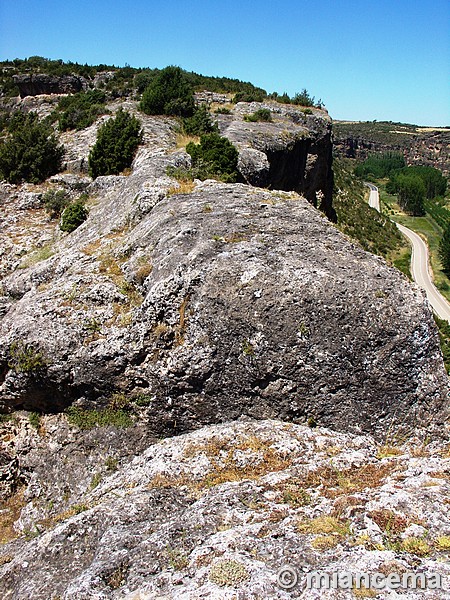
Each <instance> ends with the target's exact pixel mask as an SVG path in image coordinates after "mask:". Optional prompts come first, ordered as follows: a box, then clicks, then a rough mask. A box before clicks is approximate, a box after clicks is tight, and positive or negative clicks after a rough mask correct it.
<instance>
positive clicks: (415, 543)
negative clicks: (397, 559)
mask: <svg viewBox="0 0 450 600" xmlns="http://www.w3.org/2000/svg"><path fill="white" fill-rule="evenodd" d="M402 549H403V550H404V551H405V552H409V553H410V554H415V555H416V556H428V554H430V551H431V548H430V546H429V545H428V543H427V542H426V541H425V540H423V539H422V538H417V537H409V538H406V539H404V540H403V542H402Z"/></svg>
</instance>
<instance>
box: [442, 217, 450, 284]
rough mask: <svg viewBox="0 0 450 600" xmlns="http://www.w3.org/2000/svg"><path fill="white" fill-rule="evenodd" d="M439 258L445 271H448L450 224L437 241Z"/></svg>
mask: <svg viewBox="0 0 450 600" xmlns="http://www.w3.org/2000/svg"><path fill="white" fill-rule="evenodd" d="M439 258H440V259H441V262H442V266H443V268H444V271H445V272H446V273H450V224H448V225H447V226H446V227H445V229H444V233H443V234H442V238H441V241H440V242H439Z"/></svg>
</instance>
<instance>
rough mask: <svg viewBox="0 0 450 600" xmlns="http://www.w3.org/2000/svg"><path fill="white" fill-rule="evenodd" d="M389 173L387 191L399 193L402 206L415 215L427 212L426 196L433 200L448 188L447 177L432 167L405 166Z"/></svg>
mask: <svg viewBox="0 0 450 600" xmlns="http://www.w3.org/2000/svg"><path fill="white" fill-rule="evenodd" d="M389 175H390V177H389V181H388V182H387V184H386V191H387V192H388V193H389V194H397V195H398V202H399V205H400V206H401V208H402V209H403V210H404V211H405V212H407V213H409V214H412V215H414V216H421V215H424V214H425V198H427V199H428V200H431V199H433V198H435V197H436V196H438V195H443V194H445V191H446V189H447V180H446V179H445V177H444V176H443V175H442V173H441V172H440V171H439V170H438V169H433V168H432V167H424V166H414V167H403V168H402V169H398V170H394V171H392V170H391V171H390V173H389ZM435 212H438V211H435ZM441 212H442V211H441Z"/></svg>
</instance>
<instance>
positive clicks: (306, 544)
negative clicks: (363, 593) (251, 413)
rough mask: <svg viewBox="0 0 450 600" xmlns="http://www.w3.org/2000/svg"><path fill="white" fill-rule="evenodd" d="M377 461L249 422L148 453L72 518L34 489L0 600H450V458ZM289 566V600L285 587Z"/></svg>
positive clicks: (89, 494)
mask: <svg viewBox="0 0 450 600" xmlns="http://www.w3.org/2000/svg"><path fill="white" fill-rule="evenodd" d="M68 443H69V444H71V443H73V442H72V441H69V442H68ZM60 444H61V445H64V439H63V438H61V439H60ZM61 445H60V446H59V447H58V448H57V449H55V450H56V451H57V452H61V451H62V450H63V449H62V447H61ZM382 451H384V452H386V448H381V449H380V448H379V447H378V446H377V445H376V443H375V442H374V440H373V439H371V438H370V437H369V436H350V435H344V434H339V433H333V432H331V431H329V430H326V429H321V428H318V429H310V428H308V427H302V426H298V425H292V424H286V423H281V422H277V421H260V422H252V421H242V422H237V423H228V424H225V425H220V426H217V425H216V426H212V427H208V428H205V429H202V430H198V431H196V432H193V433H190V434H187V435H183V436H179V437H175V438H171V439H168V440H164V441H162V442H160V443H158V444H154V445H151V446H149V447H148V448H147V449H145V450H144V451H142V452H141V453H140V454H139V455H138V456H136V457H135V458H134V459H131V460H129V461H127V462H126V463H125V464H124V465H123V466H122V467H121V468H119V469H118V470H117V471H116V472H114V473H112V474H110V475H107V474H104V475H103V476H102V477H100V478H97V480H96V483H95V486H94V487H93V488H92V486H91V489H90V490H87V491H86V492H85V493H84V494H83V496H82V498H81V499H80V500H79V501H78V502H77V503H76V504H72V505H71V506H70V505H69V508H68V509H66V510H62V509H61V508H59V509H58V510H57V511H53V509H49V508H48V506H49V503H48V501H47V502H44V501H43V500H44V499H43V498H40V497H39V489H38V486H37V485H34V486H33V488H31V487H30V488H29V490H28V492H27V498H26V501H27V505H26V507H25V508H24V509H23V510H22V517H21V518H20V519H19V520H18V521H17V523H16V529H17V535H18V536H19V537H17V539H15V540H12V541H10V542H9V543H7V544H6V545H3V546H2V548H1V549H0V565H2V566H0V591H1V592H2V597H4V598H6V599H8V600H23V599H25V598H33V600H48V598H53V597H60V598H62V599H64V600H69V599H70V600H72V599H73V598H76V599H78V600H88V599H91V598H102V599H104V600H109V599H116V598H117V599H118V598H127V599H128V600H132V599H136V598H140V599H142V600H143V599H146V600H147V599H148V600H153V599H155V598H167V599H180V600H181V599H182V600H194V599H197V598H216V599H217V600H231V599H232V598H236V596H238V597H244V598H255V597H260V598H261V597H263V598H277V599H279V600H287V599H288V598H308V599H313V598H318V597H319V596H318V594H319V593H320V597H321V598H325V599H328V600H335V599H336V598H337V599H342V600H344V599H347V598H350V595H352V592H351V591H349V590H345V589H344V590H336V589H329V590H327V589H322V590H314V589H313V590H306V591H304V586H305V580H306V574H307V573H311V572H313V571H318V572H321V573H329V574H333V573H338V572H340V573H351V574H355V575H356V574H357V573H367V574H370V575H374V574H375V573H384V574H385V575H388V574H389V573H396V574H398V575H400V577H401V576H402V574H403V573H405V572H410V573H413V574H415V573H422V574H423V575H424V576H426V577H431V576H432V575H437V576H438V577H440V578H441V579H442V586H443V587H442V588H441V589H438V590H436V589H434V590H433V589H423V590H421V591H420V598H430V599H432V598H437V597H439V598H444V597H447V596H448V594H449V593H450V587H449V576H450V566H449V562H448V554H449V532H450V520H449V513H448V510H447V509H446V499H447V497H448V493H449V473H450V460H449V458H448V450H446V449H445V446H440V445H439V444H436V443H434V444H431V445H429V446H428V447H427V446H420V445H418V446H417V445H408V446H401V447H395V448H390V449H389V452H387V456H385V457H384V458H382V457H381V456H380V453H381V452H382ZM446 456H447V458H446ZM45 504H46V506H47V511H49V512H50V514H51V516H48V517H47V518H43V516H42V513H41V512H40V508H39V507H40V506H44V505H45ZM286 564H288V565H290V566H291V568H292V569H294V573H296V574H297V576H298V580H299V583H298V585H297V586H293V588H292V589H283V587H282V586H281V585H280V584H279V583H277V581H278V577H277V575H278V574H279V572H280V569H281V568H282V567H283V566H284V565H286ZM397 591H398V592H399V593H400V592H401V594H402V597H406V598H411V599H414V598H418V597H419V596H417V593H416V591H415V590H414V589H401V590H400V589H399V590H397ZM381 594H383V596H382V597H386V598H387V597H392V596H390V595H389V590H387V589H384V590H382V591H381ZM436 594H438V595H436Z"/></svg>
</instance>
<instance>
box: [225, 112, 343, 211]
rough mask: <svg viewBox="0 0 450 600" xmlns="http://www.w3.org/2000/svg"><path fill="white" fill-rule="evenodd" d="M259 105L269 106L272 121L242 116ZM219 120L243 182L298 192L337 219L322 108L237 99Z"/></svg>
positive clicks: (327, 126) (327, 120)
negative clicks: (236, 151) (234, 149)
mask: <svg viewBox="0 0 450 600" xmlns="http://www.w3.org/2000/svg"><path fill="white" fill-rule="evenodd" d="M261 108H263V109H267V110H270V113H271V118H272V121H271V122H256V123H254V122H248V121H244V120H243V118H244V116H245V115H251V114H253V113H254V112H255V111H257V110H258V109H261ZM218 121H219V125H220V131H221V133H222V134H223V135H225V136H226V137H227V138H228V139H229V140H230V141H231V142H233V144H235V145H236V146H237V147H238V148H239V150H240V154H241V156H240V159H239V168H240V171H241V174H242V176H243V177H244V180H245V181H246V182H247V183H249V184H251V185H256V186H260V187H268V188H273V189H277V190H285V191H291V190H293V191H296V192H298V193H299V194H302V195H303V196H304V197H305V198H306V199H307V200H309V202H311V204H312V205H313V206H315V207H317V208H320V209H321V210H322V211H323V212H324V213H325V214H326V215H327V216H328V218H329V219H331V220H335V218H336V213H335V211H334V209H333V206H332V193H333V171H332V143H331V119H330V117H329V116H328V113H327V112H326V111H325V110H323V109H318V108H312V109H311V108H308V109H305V108H300V107H298V106H290V105H282V104H278V103H276V102H251V103H247V102H239V103H238V104H237V105H236V107H235V108H234V110H233V112H232V115H218Z"/></svg>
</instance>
